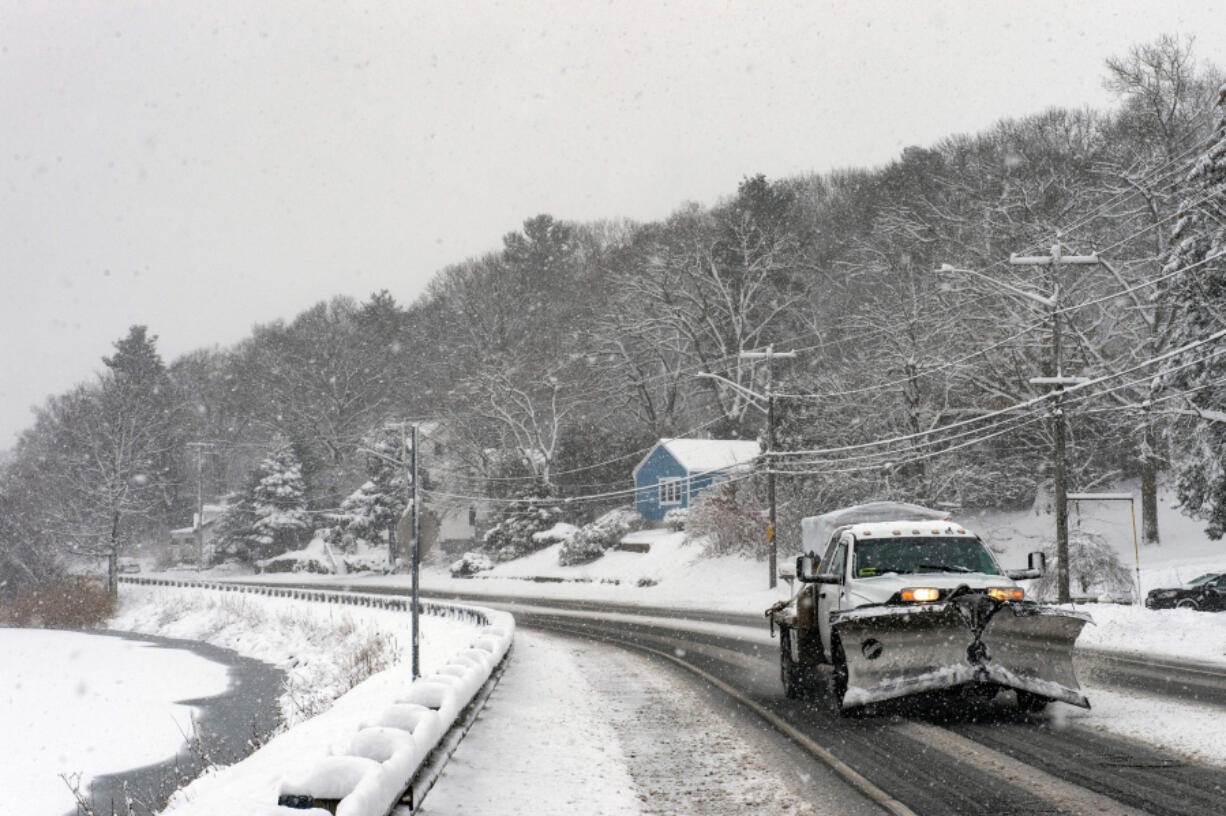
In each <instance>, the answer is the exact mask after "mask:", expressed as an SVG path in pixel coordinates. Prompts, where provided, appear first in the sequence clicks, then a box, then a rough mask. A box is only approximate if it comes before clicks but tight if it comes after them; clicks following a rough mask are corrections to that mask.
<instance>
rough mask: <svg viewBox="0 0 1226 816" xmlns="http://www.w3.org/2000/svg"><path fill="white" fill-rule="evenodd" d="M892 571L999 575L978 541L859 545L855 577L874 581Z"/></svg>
mask: <svg viewBox="0 0 1226 816" xmlns="http://www.w3.org/2000/svg"><path fill="white" fill-rule="evenodd" d="M888 572H977V573H982V574H985V575H999V574H1000V571H999V570H998V569H997V567H996V562H995V561H994V560H993V559H992V556H991V555H990V554H989V553H988V551H987V550H986V549H985V548H984V546H983V542H981V541H980V540H979V539H977V538H937V537H931V538H883V539H876V540H871V539H870V540H859V541H857V542H856V555H855V562H854V563H853V565H852V574H853V575H854V576H855V577H856V578H871V577H873V576H874V575H885V574H886V573H888Z"/></svg>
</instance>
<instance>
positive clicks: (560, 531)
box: [532, 521, 579, 548]
mask: <svg viewBox="0 0 1226 816" xmlns="http://www.w3.org/2000/svg"><path fill="white" fill-rule="evenodd" d="M578 532H579V528H578V527H576V526H575V525H573V524H567V523H566V522H564V521H559V522H558V523H557V524H555V525H553V526H552V527H550V528H549V529H548V530H542V531H541V532H539V533H534V534H533V536H532V540H533V541H535V542H536V543H537V544H540V545H541V547H542V548H544V547H548V546H550V545H552V544H560V543H565V542H567V541H570V540H571V539H572V538H574V537H575V535H576V534H577V533H578Z"/></svg>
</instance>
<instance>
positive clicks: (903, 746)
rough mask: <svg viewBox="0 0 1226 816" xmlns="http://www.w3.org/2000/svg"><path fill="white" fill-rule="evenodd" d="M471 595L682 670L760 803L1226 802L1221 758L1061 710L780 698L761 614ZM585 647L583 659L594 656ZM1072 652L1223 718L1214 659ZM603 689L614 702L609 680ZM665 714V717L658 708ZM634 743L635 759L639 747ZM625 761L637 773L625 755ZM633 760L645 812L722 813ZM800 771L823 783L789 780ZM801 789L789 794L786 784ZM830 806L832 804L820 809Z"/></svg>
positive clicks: (997, 808)
mask: <svg viewBox="0 0 1226 816" xmlns="http://www.w3.org/2000/svg"><path fill="white" fill-rule="evenodd" d="M367 591H369V589H368V588H367ZM482 600H483V603H485V604H486V605H491V606H499V605H500V606H502V607H503V608H506V609H507V610H508V611H512V612H513V613H514V614H515V617H516V620H517V623H518V625H519V626H520V627H521V629H526V630H539V631H548V632H551V633H554V634H558V635H564V636H567V637H571V638H574V639H576V640H577V641H580V642H581V643H583V644H585V645H584V646H583V648H589V649H590V648H591V645H592V644H606V645H609V646H615V647H617V648H620V649H626V650H630V651H632V652H635V653H636V654H637V655H640V656H641V657H642V658H644V659H646V660H648V661H651V662H652V663H654V664H655V665H656V666H657V668H658V669H659V670H661V671H670V672H674V673H675V672H681V673H682V674H683V675H684V676H688V677H689V678H690V679H691V681H697V683H698V685H699V686H705V687H706V689H705V690H704V691H703V692H701V693H700V694H699V695H698V696H697V697H695V698H694V699H702V700H704V701H705V702H706V703H707V704H709V705H710V706H712V707H714V708H715V709H717V710H719V711H720V713H721V714H722V715H723V716H724V719H725V720H727V721H729V722H738V723H741V724H742V727H741V728H740V729H737V731H738V734H739V735H740V736H739V737H738V739H739V740H740V743H739V744H738V745H737V748H736V750H735V751H733V752H731V753H729V754H727V758H726V760H725V762H723V763H722V764H721V768H720V770H719V771H717V772H716V773H722V774H724V775H727V776H732V777H738V778H743V777H744V776H746V775H747V774H749V775H752V771H751V770H749V769H751V768H752V767H753V766H752V765H749V764H746V762H745V761H744V759H743V758H742V757H741V756H740V752H743V751H745V750H749V751H751V752H753V753H755V755H756V757H757V763H758V765H759V767H763V768H765V770H766V772H767V773H768V774H773V775H774V776H775V777H776V778H778V779H782V780H783V781H784V783H785V784H784V785H783V789H782V790H781V792H780V796H781V797H782V798H781V799H780V800H779V801H778V802H776V803H775V805H766V803H762V804H763V805H765V807H764V808H763V809H762V810H761V812H771V811H772V810H777V811H778V812H804V811H803V810H793V808H792V806H791V803H790V802H789V804H788V805H784V802H788V797H789V796H799V797H800V799H799V801H800V803H801V804H804V803H805V800H804V798H803V797H804V796H805V795H806V794H809V795H811V796H812V797H813V800H814V804H817V805H820V806H821V810H819V811H817V812H819V813H820V812H857V811H859V810H863V808H865V807H868V808H869V809H870V810H875V811H876V812H890V813H896V814H907V813H915V814H925V815H927V814H943V813H957V814H984V815H985V816H987V815H989V814H991V815H993V816H995V815H996V814H1040V813H1042V814H1047V813H1064V814H1073V813H1085V814H1131V813H1149V814H1206V813H1226V769H1223V768H1221V767H1215V766H1214V765H1212V764H1210V763H1208V762H1204V763H1202V762H1199V761H1196V760H1193V759H1189V758H1187V757H1186V756H1183V755H1180V754H1174V753H1172V752H1169V751H1165V750H1162V749H1161V748H1156V747H1153V746H1152V745H1146V744H1143V743H1141V742H1137V741H1133V740H1129V739H1125V738H1121V737H1120V736H1117V735H1113V734H1110V733H1102V732H1099V731H1096V730H1094V729H1093V728H1089V727H1085V726H1083V725H1081V724H1078V723H1076V722H1073V721H1065V719H1064V718H1063V717H1062V716H1060V715H1059V714H1058V713H1057V714H1053V715H1048V716H1033V715H1024V714H1019V713H1018V712H1016V711H1015V710H1014V709H1013V708H1012V706H1010V705H1005V704H998V705H993V704H987V705H984V704H975V703H973V702H968V703H967V704H966V705H965V706H957V707H950V706H943V705H939V704H936V703H929V704H927V705H925V704H922V703H921V704H914V703H913V704H908V705H895V706H880V707H878V709H877V710H876V711H875V712H874V713H873V715H872V716H864V717H845V716H840V715H839V714H838V713H836V712H835V711H833V710H832V708H831V707H830V706H829V704H828V703H827V701H825V700H824V699H821V698H820V697H819V698H818V699H815V700H807V701H792V700H787V699H785V698H784V696H783V694H782V691H781V687H780V684H779V679H778V645H777V641H773V640H772V639H771V638H770V636H769V633H768V632H767V629H766V626H765V623H764V622H762V621H760V620H758V619H756V618H748V617H746V616H740V615H729V614H724V613H688V612H669V611H666V610H649V611H650V612H651V613H653V614H643V612H644V610H641V609H633V608H616V609H611V608H609V605H607V604H601V605H595V604H586V603H583V602H558V601H542V602H539V603H536V604H533V603H530V602H527V601H525V600H523V599H515V600H514V601H511V600H510V599H506V600H505V601H499V602H494V601H493V600H492V599H491V598H489V597H484V598H483V599H482ZM598 607H599V608H598ZM592 654H593V655H595V656H594V657H593V658H592V660H593V665H598V664H599V661H600V660H602V659H604V658H602V657H600V656H599V653H597V652H595V651H593V652H592ZM1080 660H1081V664H1082V667H1081V671H1082V672H1083V679H1086V680H1087V681H1088V682H1087V685H1088V686H1089V687H1090V688H1091V689H1093V688H1094V685H1093V684H1094V683H1104V684H1111V685H1118V686H1122V687H1126V688H1129V689H1134V690H1135V689H1139V690H1142V691H1144V692H1146V693H1151V694H1152V693H1156V694H1160V695H1171V696H1177V697H1181V698H1184V699H1186V700H1192V701H1195V702H1196V704H1197V705H1201V706H1210V707H1212V708H1213V709H1214V712H1213V713H1214V714H1215V715H1216V716H1221V717H1226V676H1224V675H1223V673H1222V672H1221V670H1220V669H1214V668H1212V667H1195V666H1184V665H1181V664H1177V663H1173V662H1170V661H1162V662H1154V663H1150V662H1147V661H1146V660H1145V659H1144V658H1141V657H1128V656H1119V655H1103V654H1100V653H1088V654H1086V655H1083V656H1082V657H1081V658H1080ZM635 665H637V666H640V667H641V665H642V664H641V663H636V664H635ZM620 674H621V675H622V677H620V678H619V679H617V680H614V679H612V678H608V679H607V680H605V681H602V682H604V683H605V685H607V684H608V683H615V684H622V685H623V686H624V685H625V684H630V685H632V686H633V687H635V688H636V691H634V692H633V693H634V694H635V695H640V696H645V697H650V696H651V694H652V692H651V691H650V689H652V688H653V683H654V688H655V689H656V690H657V693H658V691H659V689H660V688H661V686H660V685H659V680H658V679H657V680H654V681H651V680H648V679H647V678H646V676H644V675H642V673H641V672H638V671H626V670H624V669H623V670H622V671H621V672H620ZM655 677H657V678H658V677H659V675H658V674H657V675H655ZM599 685H600V684H599V683H598V684H597V686H598V687H599ZM691 691H692V688H688V689H687V692H686V693H687V694H689V693H690V692H691ZM603 692H606V693H608V694H612V695H613V696H614V697H616V694H614V690H613V689H612V688H607V689H604V690H603ZM678 696H679V695H673V697H678ZM602 699H603V698H602ZM668 705H669V706H672V707H673V710H674V711H681V710H683V708H684V704H682V703H680V702H670V703H669V704H668ZM635 710H636V711H638V710H641V708H635ZM1056 711H1057V712H1058V711H1059V709H1056ZM624 713H625V712H624V706H622V707H619V705H617V704H612V705H609V706H608V708H607V710H606V714H607V720H608V722H609V724H610V726H611V727H612V728H613V729H614V730H615V731H618V728H619V724H621V723H624V720H622V719H619V717H621V716H622V715H624ZM674 719H684V716H680V717H674ZM661 721H662V722H665V723H667V722H668V721H669V717H668V716H664V717H662V718H661ZM750 726H752V728H751V727H750ZM1142 727H1143V726H1142ZM618 733H619V737H620V735H621V731H618ZM780 735H783V736H784V737H785V739H782V740H781V738H780ZM679 739H684V737H679ZM630 744H634V743H633V741H632V740H631V742H630ZM728 747H729V745H728V743H727V742H726V741H720V740H718V739H714V740H712V741H711V744H709V745H705V748H706V751H707V753H708V754H710V755H715V754H719V753H722V752H724V751H726V750H727V749H728ZM632 750H633V749H632ZM633 752H634V753H635V754H636V756H635V757H634V759H638V755H637V754H638V752H637V750H634V751H633ZM629 767H630V768H631V770H632V773H633V772H634V769H635V767H636V764H635V762H634V761H631V762H630V764H629ZM638 767H639V768H640V770H641V771H642V773H643V774H645V773H646V770H645V769H647V768H650V769H651V773H653V774H656V775H659V774H661V773H666V774H675V775H674V776H673V777H672V779H671V780H670V783H669V785H653V784H650V780H647V779H646V777H643V776H642V774H639V776H638V777H637V778H636V779H635V783H636V785H638V786H639V788H640V789H645V790H657V789H664V788H669V789H670V792H669V793H667V794H664V793H661V794H658V796H659V797H660V798H659V799H657V800H656V801H654V802H652V803H645V804H646V805H647V806H646V807H644V809H643V810H644V812H659V813H683V812H689V813H720V812H722V811H721V810H719V809H718V806H715V805H712V804H711V803H712V802H714V801H717V800H719V799H720V798H721V797H720V796H711V797H706V795H705V794H704V792H703V791H701V790H696V791H695V794H694V798H693V800H692V801H688V802H681V801H677V799H678V797H679V796H681V797H682V798H684V797H683V796H682V794H680V793H678V792H679V791H683V790H685V789H686V785H687V784H689V783H690V782H691V780H692V779H693V778H694V777H693V773H694V770H695V769H685V768H682V767H680V766H676V765H675V764H674V765H673V766H670V765H669V764H667V763H660V762H651V761H648V762H646V763H643V764H641V765H639V766H638ZM644 780H646V781H644ZM797 780H800V781H809V780H823V781H822V783H821V784H818V783H816V782H809V784H802V785H800V786H799V788H798V787H797ZM796 790H799V791H800V793H799V794H796V793H793V792H794V791H796ZM726 792H727V791H725V793H726ZM816 792H820V793H816ZM735 799H736V797H733V800H735ZM741 801H742V802H743V801H744V800H743V799H742V800H741ZM833 803H839V804H836V805H835V806H834V807H828V806H829V805H830V804H833ZM776 806H777V807H776Z"/></svg>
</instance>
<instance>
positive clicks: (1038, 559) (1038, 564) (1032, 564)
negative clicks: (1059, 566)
mask: <svg viewBox="0 0 1226 816" xmlns="http://www.w3.org/2000/svg"><path fill="white" fill-rule="evenodd" d="M1046 570H1047V556H1046V555H1044V554H1043V553H1041V552H1032V553H1031V554H1030V555H1029V556H1027V557H1026V569H1024V570H1005V575H1008V576H1009V577H1010V578H1012V579H1013V580H1014V581H1025V580H1029V579H1031V578H1042V577H1043V573H1044V572H1045V571H1046Z"/></svg>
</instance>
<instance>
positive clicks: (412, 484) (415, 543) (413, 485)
mask: <svg viewBox="0 0 1226 816" xmlns="http://www.w3.org/2000/svg"><path fill="white" fill-rule="evenodd" d="M409 429H410V436H409V439H410V441H411V443H412V445H413V447H412V448H411V449H410V450H409V490H410V493H409V495H410V497H411V498H410V502H409V512H410V513H412V514H413V515H412V516H411V517H410V518H411V522H410V527H409V529H410V534H409V548H410V553H411V559H410V563H411V565H412V566H411V567H410V584H411V593H410V594H411V595H412V601H411V602H412V604H413V679H414V680H416V679H417V678H418V677H421V657H420V653H421V648H420V646H421V637H420V631H421V627H420V625H419V624H420V620H419V619H418V609H417V607H418V600H419V597H420V577H421V546H420V544H421V527H420V524H421V513H419V512H418V502H419V501H420V499H419V496H420V494H419V493H418V490H417V423H416V422H414V423H413V424H412V425H410V426H409Z"/></svg>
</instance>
